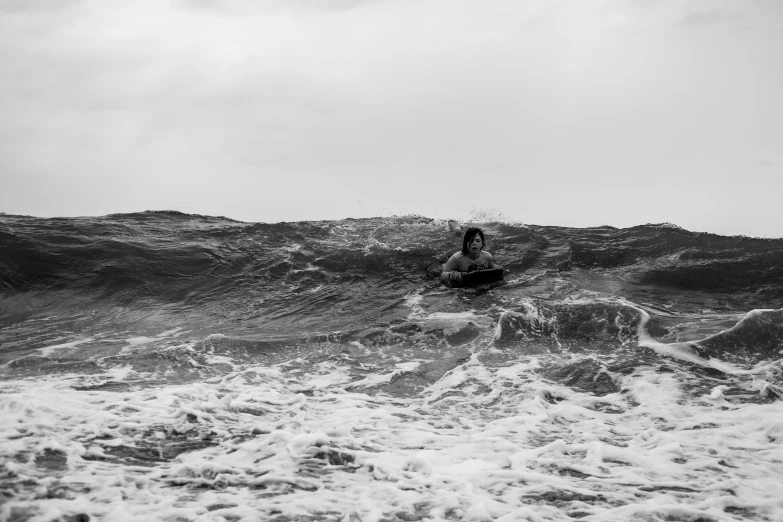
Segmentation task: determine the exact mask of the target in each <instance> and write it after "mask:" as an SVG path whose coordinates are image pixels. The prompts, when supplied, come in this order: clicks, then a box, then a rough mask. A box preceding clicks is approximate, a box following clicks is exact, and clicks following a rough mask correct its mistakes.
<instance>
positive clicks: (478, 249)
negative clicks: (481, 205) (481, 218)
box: [440, 227, 495, 284]
mask: <svg viewBox="0 0 783 522" xmlns="http://www.w3.org/2000/svg"><path fill="white" fill-rule="evenodd" d="M485 246H486V243H485V242H484V232H482V231H481V229H480V228H474V227H471V228H469V229H467V230H466V231H465V237H464V238H463V239H462V250H461V251H460V252H457V253H455V254H454V255H453V256H451V257H450V258H449V260H448V261H446V262H445V263H444V264H443V272H441V274H440V280H441V281H443V282H444V283H447V284H460V283H462V273H463V272H472V271H474V270H486V269H487V268H495V266H494V264H493V261H492V254H490V253H489V252H487V251H486V250H484V247H485Z"/></svg>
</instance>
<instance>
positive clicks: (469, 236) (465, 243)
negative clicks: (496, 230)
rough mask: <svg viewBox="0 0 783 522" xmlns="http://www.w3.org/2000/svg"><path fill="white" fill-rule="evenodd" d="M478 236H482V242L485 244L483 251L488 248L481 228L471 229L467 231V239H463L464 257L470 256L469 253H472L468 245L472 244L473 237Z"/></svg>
mask: <svg viewBox="0 0 783 522" xmlns="http://www.w3.org/2000/svg"><path fill="white" fill-rule="evenodd" d="M476 234H478V235H479V236H481V242H482V243H483V245H482V246H481V248H482V249H483V248H484V246H486V244H487V242H486V241H485V240H484V232H482V231H481V229H480V228H476V227H470V228H469V229H467V230H466V231H465V237H464V238H463V239H462V253H463V254H464V255H468V252H470V249H469V248H468V244H470V242H471V241H473V237H474V236H475V235H476Z"/></svg>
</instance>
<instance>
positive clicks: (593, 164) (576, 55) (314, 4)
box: [0, 0, 783, 237]
mask: <svg viewBox="0 0 783 522" xmlns="http://www.w3.org/2000/svg"><path fill="white" fill-rule="evenodd" d="M0 75H2V78H3V81H2V82H0V211H2V212H6V213H13V214H31V215H37V216H75V215H103V214H109V213H117V212H135V211H142V210H148V209H149V210H153V209H173V210H179V211H182V212H189V213H199V214H209V215H224V216H228V217H232V218H235V219H240V220H243V221H267V222H277V221H298V220H310V219H339V218H344V217H367V216H384V215H392V214H398V215H401V214H420V215H424V216H429V217H440V218H456V219H465V218H469V217H471V216H472V217H473V218H474V219H482V218H486V219H489V218H505V219H511V220H517V221H521V222H524V223H534V224H539V225H567V226H579V227H584V226H594V225H602V224H609V225H614V226H617V227H627V226H633V225H638V224H644V223H660V222H672V223H675V224H677V225H680V226H682V227H684V228H687V229H689V230H695V231H708V232H716V233H721V234H745V235H753V236H770V237H781V236H783V219H781V215H782V214H783V212H782V211H781V208H783V204H782V203H781V197H782V196H783V94H782V93H783V1H781V0H571V1H560V0H498V1H493V0H486V1H476V0H469V1H466V0H367V1H359V0H170V1H163V0H56V1H55V0H0Z"/></svg>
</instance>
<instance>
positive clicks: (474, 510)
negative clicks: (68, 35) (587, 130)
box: [0, 212, 783, 522]
mask: <svg viewBox="0 0 783 522" xmlns="http://www.w3.org/2000/svg"><path fill="white" fill-rule="evenodd" d="M461 225H462V226H463V228H464V226H465V225H466V224H464V223H462V224H461ZM480 225H481V226H482V227H483V228H484V230H485V232H486V234H487V239H488V243H489V244H488V250H489V251H491V252H492V254H493V256H494V257H495V259H496V261H497V262H499V263H500V264H502V265H503V266H504V267H505V268H506V269H507V271H508V273H507V275H506V280H505V282H504V283H502V284H496V285H491V286H482V287H478V288H469V289H448V288H445V287H443V286H440V285H439V283H438V277H437V276H438V274H439V270H440V263H441V262H442V261H444V260H445V257H446V256H448V255H450V254H452V253H453V252H454V251H456V250H458V249H459V247H460V245H461V237H460V233H459V232H453V231H451V230H450V226H449V224H448V223H446V222H443V221H438V220H431V219H427V218H422V217H401V218H396V217H395V218H378V219H362V220H344V221H330V222H307V223H288V224H275V225H270V224H248V223H241V222H236V221H232V220H229V219H226V218H212V217H205V216H192V215H185V214H179V213H174V212H167V213H164V212H148V213H141V214H127V215H113V216H108V217H101V218H78V219H40V218H32V217H22V216H8V215H0V292H1V293H0V365H1V366H0V419H1V420H0V519H2V520H13V521H55V520H57V521H66V520H69V521H70V520H73V521H75V520H87V518H86V517H89V519H90V520H106V521H126V520H127V521H143V520H167V521H169V520H170V521H185V520H187V521H232V522H233V521H239V520H247V521H251V520H252V521H255V520H274V521H280V522H282V521H311V520H312V521H315V520H329V521H338V520H339V521H346V522H351V521H353V522H356V521H362V522H368V521H411V520H422V521H424V520H433V521H434V520H466V521H468V520H470V521H489V520H503V521H512V520H530V521H571V520H585V521H614V520H616V521H637V520H638V521H680V520H684V521H685V520H687V521H693V522H696V521H735V520H765V521H778V520H783V401H781V400H780V397H781V396H783V391H781V384H783V364H782V362H781V361H783V341H782V339H783V302H782V301H783V248H782V247H783V241H781V240H761V239H750V238H743V237H721V236H716V235H711V234H697V233H691V232H688V231H685V230H682V229H679V228H677V227H674V226H671V225H647V226H640V227H634V228H630V229H614V228H611V227H601V228H592V229H567V228H557V227H541V226H523V225H513V224H507V223H482V224H480ZM451 228H453V225H452V227H451Z"/></svg>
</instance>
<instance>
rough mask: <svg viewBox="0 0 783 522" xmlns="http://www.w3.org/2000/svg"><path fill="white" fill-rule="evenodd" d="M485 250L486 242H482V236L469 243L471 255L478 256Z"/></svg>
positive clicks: (475, 237) (474, 237) (476, 236)
mask: <svg viewBox="0 0 783 522" xmlns="http://www.w3.org/2000/svg"><path fill="white" fill-rule="evenodd" d="M482 248H484V242H483V241H482V240H481V236H480V235H478V234H476V235H475V236H473V239H471V240H470V242H468V251H469V252H470V253H471V254H478V253H479V252H481V249H482Z"/></svg>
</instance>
